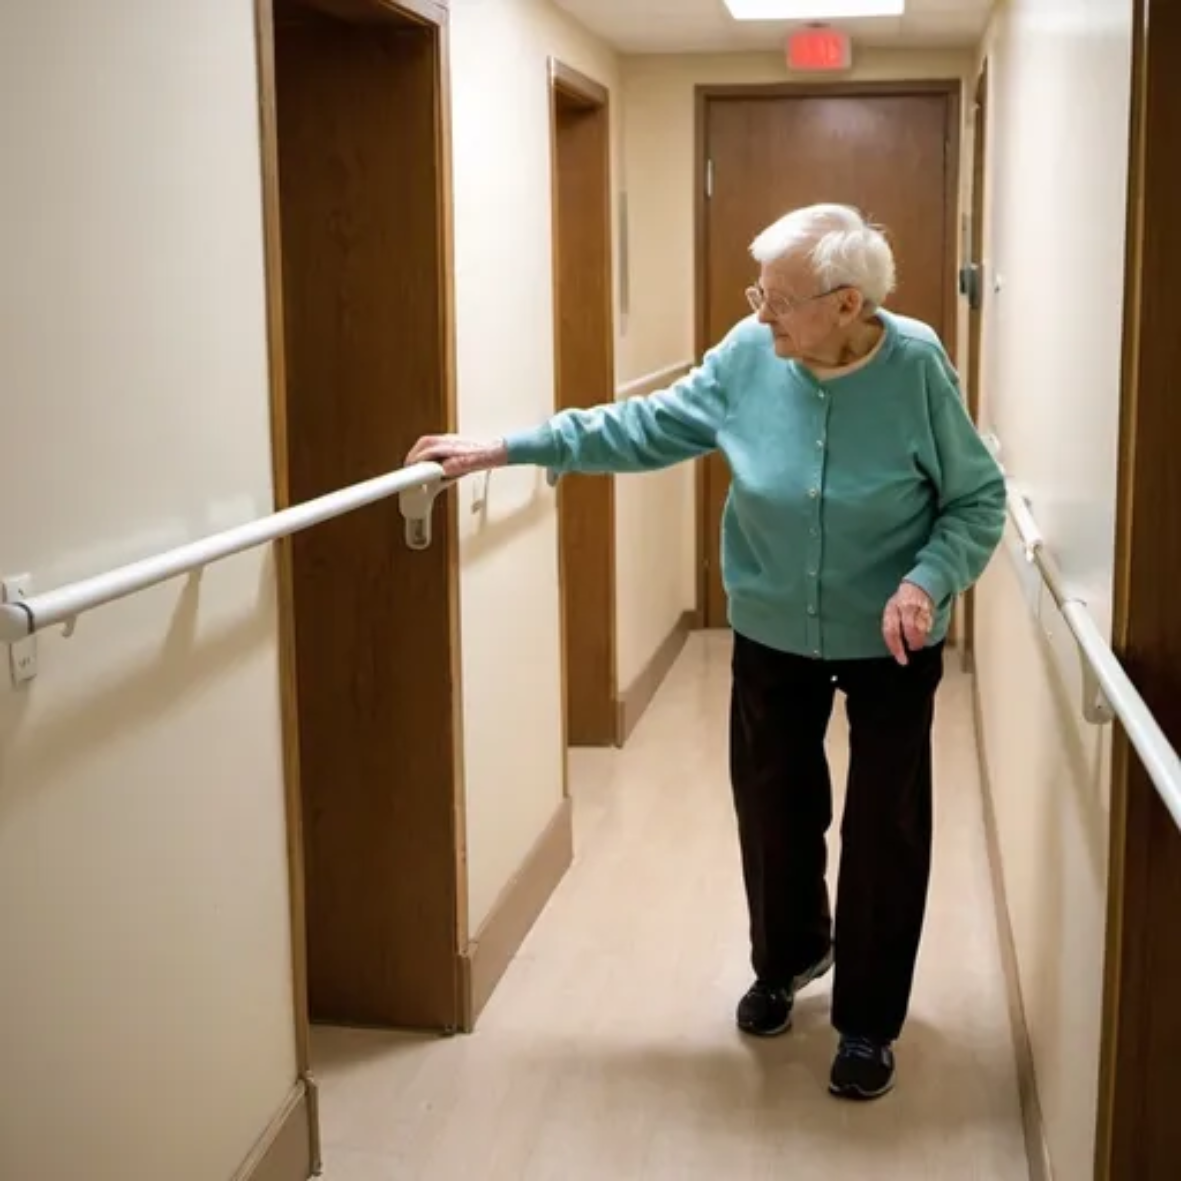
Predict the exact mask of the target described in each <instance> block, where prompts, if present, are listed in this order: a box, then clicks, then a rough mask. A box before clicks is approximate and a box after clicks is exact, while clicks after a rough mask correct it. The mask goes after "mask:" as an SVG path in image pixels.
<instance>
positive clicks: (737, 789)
mask: <svg viewBox="0 0 1181 1181" xmlns="http://www.w3.org/2000/svg"><path fill="white" fill-rule="evenodd" d="M942 675H943V646H942V645H938V646H934V647H931V648H927V649H924V650H923V651H921V652H917V653H914V654H912V655H911V657H910V663H909V664H907V665H905V666H903V665H899V664H897V663H896V662H895V661H894V660H893V659H892V658H890V657H886V658H883V659H869V660H849V661H824V660H812V659H808V658H806V657H802V656H790V655H788V654H786V653H783V652H777V651H775V650H773V649H771V648H766V647H764V646H763V645H761V644H757V643H755V642H754V641H753V640H749V639H746V638H745V637H743V636H739V635H736V636H735V637H734V657H733V687H732V691H731V707H730V777H731V782H732V785H733V789H734V804H735V809H736V811H737V814H738V834H739V840H740V843H741V846H742V869H743V878H744V881H745V885H746V897H747V905H748V907H749V911H750V938H751V959H752V964H753V966H754V970H755V974H756V975H757V976H758V977H759V979H761V980H764V981H766V982H768V983H771V984H779V985H787V984H789V983H790V981H791V979H792V977H793V976H795V975H797V974H799V973H800V972H801V971H803V970H804V969H805V968H807V967H808V966H810V965H811V964H814V963H815V962H816V961H817V960H818V959H819V958H820V957H821V956H822V955H824V954H825V952H826V951H827V950H828V948H829V946H830V945H832V944H834V943H835V953H836V968H835V971H836V976H835V980H834V986H833V987H834V993H833V1024H834V1025H835V1026H836V1028H837V1029H838V1030H839V1031H840V1032H841V1033H844V1034H851V1035H857V1036H861V1037H870V1038H875V1039H879V1040H882V1041H893V1040H894V1039H895V1038H897V1037H898V1035H899V1033H900V1032H901V1030H902V1025H903V1022H904V1021H905V1020H906V1013H907V1008H908V1006H909V1003H910V991H911V984H912V981H913V978H914V966H915V959H916V958H917V956H918V949H919V938H920V935H921V933H922V927H923V917H924V913H925V911H926V904H927V883H928V879H929V877H930V868H931V726H932V723H933V721H934V716H935V691H936V689H937V688H938V686H939V682H940V680H941V679H942ZM838 689H840V690H841V691H842V692H843V693H844V694H845V697H846V711H847V714H848V718H849V743H850V762H849V779H848V785H847V791H846V798H845V811H844V817H843V819H842V822H841V864H840V873H839V878H838V884H837V908H836V909H837V913H836V924H835V930H834V925H833V919H832V911H831V910H830V906H829V898H828V888H827V886H826V884H825V876H824V875H825V869H826V866H827V859H828V858H827V848H826V845H825V833H826V832H827V830H828V828H829V826H830V824H831V823H832V785H831V780H830V778H829V770H828V760H827V759H826V757H825V751H824V737H825V732H826V730H827V727H828V721H829V717H830V715H831V713H832V706H833V699H834V697H835V694H836V691H837V690H838Z"/></svg>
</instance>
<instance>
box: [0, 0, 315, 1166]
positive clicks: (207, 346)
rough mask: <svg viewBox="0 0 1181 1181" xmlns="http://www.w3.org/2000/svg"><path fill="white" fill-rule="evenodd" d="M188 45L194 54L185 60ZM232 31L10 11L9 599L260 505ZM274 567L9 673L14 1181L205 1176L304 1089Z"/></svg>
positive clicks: (0, 365)
mask: <svg viewBox="0 0 1181 1181" xmlns="http://www.w3.org/2000/svg"><path fill="white" fill-rule="evenodd" d="M178 30H183V35H178ZM254 53H255V49H254V30H253V21H252V12H251V5H250V4H249V3H248V2H246V0H206V2H205V3H203V4H200V5H197V6H193V5H182V4H179V3H175V2H170V0H164V2H157V3H153V4H142V3H136V2H135V0H108V2H106V3H103V4H93V3H90V2H88V0H61V2H60V3H55V4H7V5H4V6H3V7H2V9H0V77H2V78H3V79H4V94H5V102H4V103H3V104H2V105H0V143H3V144H4V149H5V180H4V183H3V185H2V186H0V257H3V260H4V262H3V269H2V272H0V291H2V292H3V296H2V299H0V306H2V307H3V312H2V314H0V387H2V389H3V395H2V397H3V400H4V405H5V410H6V413H5V423H4V428H3V430H2V431H0V504H2V505H3V506H4V507H3V510H2V511H0V562H2V563H3V568H2V569H0V573H2V574H9V573H15V572H18V571H23V570H29V571H32V572H33V573H34V574H35V575H36V577H37V579H38V585H40V586H41V587H43V588H48V587H49V586H50V585H52V584H55V583H58V582H61V581H65V580H69V579H72V578H76V577H78V576H82V575H88V574H92V573H96V572H98V571H99V570H101V569H103V568H104V567H107V566H110V565H112V564H115V563H118V562H121V561H126V560H129V559H132V558H135V557H141V556H146V555H147V554H149V553H151V552H152V551H154V550H157V549H159V548H160V547H161V546H167V545H169V544H175V543H178V542H181V541H184V540H187V539H189V538H192V537H194V536H197V535H200V534H202V533H204V532H206V531H207V530H210V529H214V528H218V527H222V526H226V525H229V524H232V523H236V522H238V521H241V520H244V519H247V518H250V517H252V516H254V515H256V514H261V513H265V512H267V511H269V509H270V507H271V505H272V487H271V479H270V440H269V426H268V411H267V373H266V330H265V316H264V287H263V260H262V227H261V219H260V207H261V206H260V194H259V183H260V182H259V150H258V142H257V130H256V125H257V115H256V112H257V107H258V103H257V97H256V84H255V64H254ZM274 599H275V594H274V582H273V576H272V569H271V565H270V562H269V560H268V558H267V557H266V556H265V554H255V555H250V556H246V557H242V558H238V559H235V560H233V561H231V562H228V563H225V564H224V565H221V566H218V567H217V568H215V569H212V570H210V571H208V572H207V573H206V575H205V576H204V578H203V579H202V581H201V584H200V587H199V589H198V588H189V589H186V588H185V586H184V584H183V583H171V584H169V585H167V586H164V587H161V588H159V589H157V590H155V591H152V592H150V593H147V594H144V595H141V596H139V597H137V598H135V599H132V600H128V601H126V602H124V603H122V604H119V605H116V606H113V607H110V608H107V609H104V610H102V611H99V612H96V613H95V614H93V615H90V616H87V617H86V618H85V619H83V620H82V621H81V623H80V625H79V627H78V631H77V634H76V635H75V637H74V638H73V639H70V640H65V639H63V638H62V637H61V636H60V635H58V634H52V635H47V636H45V637H44V638H43V639H42V640H41V642H40V657H41V674H40V677H39V678H38V680H37V681H36V682H35V683H34V684H33V685H32V686H30V687H29V688H27V689H25V690H22V691H20V692H12V691H10V690H9V688H8V683H7V667H6V666H7V656H6V654H5V656H4V661H5V667H4V669H3V672H2V673H0V949H2V950H0V958H2V959H3V963H4V969H3V971H0V1061H2V1062H3V1064H4V1069H3V1074H2V1077H0V1146H2V1147H0V1160H2V1163H0V1173H3V1175H4V1176H5V1177H6V1178H11V1179H12V1181H81V1179H82V1178H86V1179H87V1181H162V1179H163V1178H168V1181H221V1179H223V1178H228V1177H230V1176H231V1175H232V1174H233V1173H234V1171H235V1170H236V1169H237V1167H238V1166H239V1165H240V1163H241V1162H242V1160H243V1158H244V1157H245V1156H246V1154H247V1152H248V1151H249V1149H250V1148H251V1146H252V1144H253V1143H254V1141H255V1139H256V1138H257V1137H258V1136H259V1135H260V1134H261V1132H262V1131H263V1129H264V1128H265V1127H266V1125H267V1124H268V1122H269V1121H270V1120H271V1118H272V1117H273V1116H274V1114H275V1113H276V1111H277V1109H278V1108H279V1106H280V1104H281V1103H282V1102H283V1100H284V1098H285V1096H286V1095H287V1093H288V1091H289V1089H290V1087H291V1086H292V1084H293V1083H294V1080H295V1076H296V1065H295V1060H294V1045H293V1033H292V1030H293V1020H292V997H291V976H290V947H289V934H288V901H287V871H286V867H285V837H284V818H283V789H282V768H281V762H280V733H279V712H278V700H277V698H278V692H277V672H276V639H275V636H276V627H275V605H274Z"/></svg>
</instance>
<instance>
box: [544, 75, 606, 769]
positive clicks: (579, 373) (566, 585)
mask: <svg viewBox="0 0 1181 1181" xmlns="http://www.w3.org/2000/svg"><path fill="white" fill-rule="evenodd" d="M550 75H551V86H552V102H553V197H554V210H553V218H554V222H553V251H554V354H555V355H554V371H555V386H556V388H555V396H554V408H555V409H556V410H566V409H573V408H578V407H587V406H595V405H598V404H599V403H600V402H603V401H607V400H610V398H611V397H612V392H613V390H614V386H615V357H614V338H615V324H614V305H613V300H612V291H611V192H610V159H611V157H610V145H611V138H610V137H611V119H610V111H609V107H608V94H607V91H606V90H605V89H604V88H603V87H602V86H600V85H599V84H598V83H597V82H594V81H592V80H591V79H589V78H586V77H584V76H583V75H581V74H579V73H577V72H576V71H574V70H571V69H570V68H568V67H567V66H564V65H562V64H561V63H559V62H551V63H550ZM558 530H559V549H560V554H561V559H560V561H561V567H560V583H561V594H562V648H563V668H564V676H565V695H566V723H565V724H566V741H567V742H568V743H569V744H570V745H571V746H612V745H614V744H615V742H616V741H617V739H618V725H617V714H618V707H617V703H616V696H617V694H616V684H615V482H614V480H613V478H612V477H610V476H568V477H566V478H565V479H563V480H562V482H561V484H560V485H559V488H558Z"/></svg>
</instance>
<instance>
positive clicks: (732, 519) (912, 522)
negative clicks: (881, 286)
mask: <svg viewBox="0 0 1181 1181" xmlns="http://www.w3.org/2000/svg"><path fill="white" fill-rule="evenodd" d="M879 315H880V319H881V321H882V323H883V324H884V325H885V335H884V338H883V340H882V343H881V345H880V347H879V348H878V350H877V352H876V354H875V355H874V356H873V357H872V359H871V360H870V361H869V362H868V363H867V364H865V365H864V366H863V367H861V368H860V369H856V370H853V371H852V372H850V373H847V374H845V375H843V376H837V377H832V378H825V379H819V378H817V377H815V376H814V375H813V374H812V373H811V372H810V371H809V370H808V369H806V368H805V367H804V366H802V365H800V364H798V363H796V362H793V361H785V360H782V359H781V358H779V357H778V356H776V354H775V349H774V345H773V342H772V339H771V334H770V331H769V330H768V329H767V328H766V327H765V326H763V325H761V324H759V323H758V322H757V320H755V319H754V318H751V319H747V320H744V321H742V322H741V323H740V324H738V325H737V326H736V327H735V328H734V329H733V330H732V331H731V332H730V333H729V335H728V336H727V337H726V338H725V340H723V341H722V342H721V344H719V345H718V346H717V347H715V348H713V349H711V350H710V351H709V352H708V353H707V354H706V356H705V359H704V361H703V363H702V364H701V366H700V367H698V368H696V369H694V370H693V372H692V373H690V374H688V376H686V377H685V378H683V379H682V380H681V381H679V382H677V383H676V384H675V385H673V386H672V387H671V388H669V389H667V390H664V391H662V392H659V393H656V394H651V395H649V396H647V397H641V398H633V399H629V400H627V401H623V402H614V403H609V404H607V405H605V406H599V407H596V408H595V409H593V410H568V411H565V412H563V413H561V414H558V415H556V416H555V417H554V418H552V419H550V421H549V422H548V423H545V424H543V425H541V426H539V427H536V428H534V429H532V430H528V431H521V432H517V433H515V434H512V435H510V436H508V438H507V439H506V442H507V445H508V455H509V462H510V463H515V464H536V465H538V466H542V467H547V468H551V469H553V470H555V471H557V472H558V473H566V472H646V471H654V470H656V469H659V468H664V467H668V466H670V465H671V464H675V463H679V462H681V461H682V460H687V459H693V458H695V457H697V456H700V455H705V454H706V453H708V452H710V451H714V450H719V451H721V452H722V453H723V454H724V456H725V457H726V460H727V462H728V463H729V466H730V471H731V477H732V478H731V485H730V492H729V495H728V497H727V500H726V506H725V509H724V512H723V515H722V545H721V560H722V581H723V584H724V585H725V588H726V594H727V597H728V599H729V616H730V624H731V626H732V627H733V628H734V630H735V631H737V632H739V633H740V634H742V635H744V636H746V637H747V638H748V639H752V640H755V641H757V642H758V643H760V644H765V645H767V646H768V647H771V648H775V649H778V650H779V651H782V652H790V653H794V654H796V655H802V656H811V657H817V658H821V659H826V660H855V659H861V658H866V657H880V656H885V655H887V649H886V645H885V641H884V640H883V638H882V611H883V608H884V607H885V605H886V601H887V600H888V599H889V598H890V596H891V595H892V594H893V593H894V592H895V590H897V589H898V585H899V583H900V582H902V581H903V580H906V581H909V582H913V583H915V584H916V585H918V586H920V587H922V588H923V590H925V591H926V592H927V593H928V594H929V595H930V596H931V598H932V599H933V600H934V602H935V607H936V612H935V621H934V625H933V627H932V629H931V633H930V636H929V639H928V643H931V644H934V643H937V642H939V641H940V640H942V639H943V638H944V637H945V636H946V634H947V628H948V623H949V621H950V616H951V608H952V604H953V602H954V599H955V597H956V596H957V595H959V594H961V593H963V592H964V591H965V590H967V589H968V587H970V586H971V585H972V584H973V583H974V582H975V581H976V580H977V579H978V578H979V577H980V575H981V574H982V573H983V572H984V569H985V567H986V566H987V564H988V562H989V559H990V558H991V557H992V554H993V552H994V551H995V549H996V547H997V545H998V543H999V542H1000V539H1001V534H1002V531H1003V528H1004V521H1005V485H1004V478H1003V476H1002V473H1001V471H1000V469H999V467H998V466H997V464H996V462H995V460H994V459H993V458H992V455H991V454H990V453H989V451H988V449H987V448H986V447H985V445H984V443H983V441H982V440H981V439H980V436H979V435H978V433H977V432H976V429H975V427H974V426H973V425H972V421H971V419H970V418H969V417H968V414H967V412H966V410H965V407H964V404H963V400H962V398H961V395H960V389H959V382H958V379H957V377H956V373H955V370H954V369H953V368H952V366H951V363H950V361H949V360H948V358H947V354H946V353H945V352H944V350H943V347H942V346H941V345H940V343H939V339H938V337H937V336H936V335H935V333H934V332H933V331H932V330H931V329H930V328H928V327H927V326H926V325H924V324H920V323H919V322H918V321H916V320H910V319H906V318H904V317H902V316H897V315H893V314H890V313H887V312H881V313H879ZM670 527H671V526H670Z"/></svg>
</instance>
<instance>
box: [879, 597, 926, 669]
mask: <svg viewBox="0 0 1181 1181" xmlns="http://www.w3.org/2000/svg"><path fill="white" fill-rule="evenodd" d="M934 618H935V604H934V603H933V602H932V601H931V596H930V595H929V594H927V592H926V591H925V590H923V589H922V587H919V586H915V584H914V583H913V582H904V583H903V584H902V585H901V586H900V587H899V588H898V589H897V590H896V591H895V592H894V596H893V598H891V600H890V601H889V602H888V603H887V604H886V610H885V613H884V614H883V615H882V636H883V638H884V639H885V641H886V647H887V648H889V649H890V655H891V656H893V657H894V659H895V660H896V661H898V663H899V664H908V663H909V659H910V658H909V657H908V655H907V652H908V651H910V652H918V651H920V650H921V649H922V648H923V647H924V646H925V645H926V643H927V635H928V634H929V633H930V631H931V624H932V622H933V621H934Z"/></svg>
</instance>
